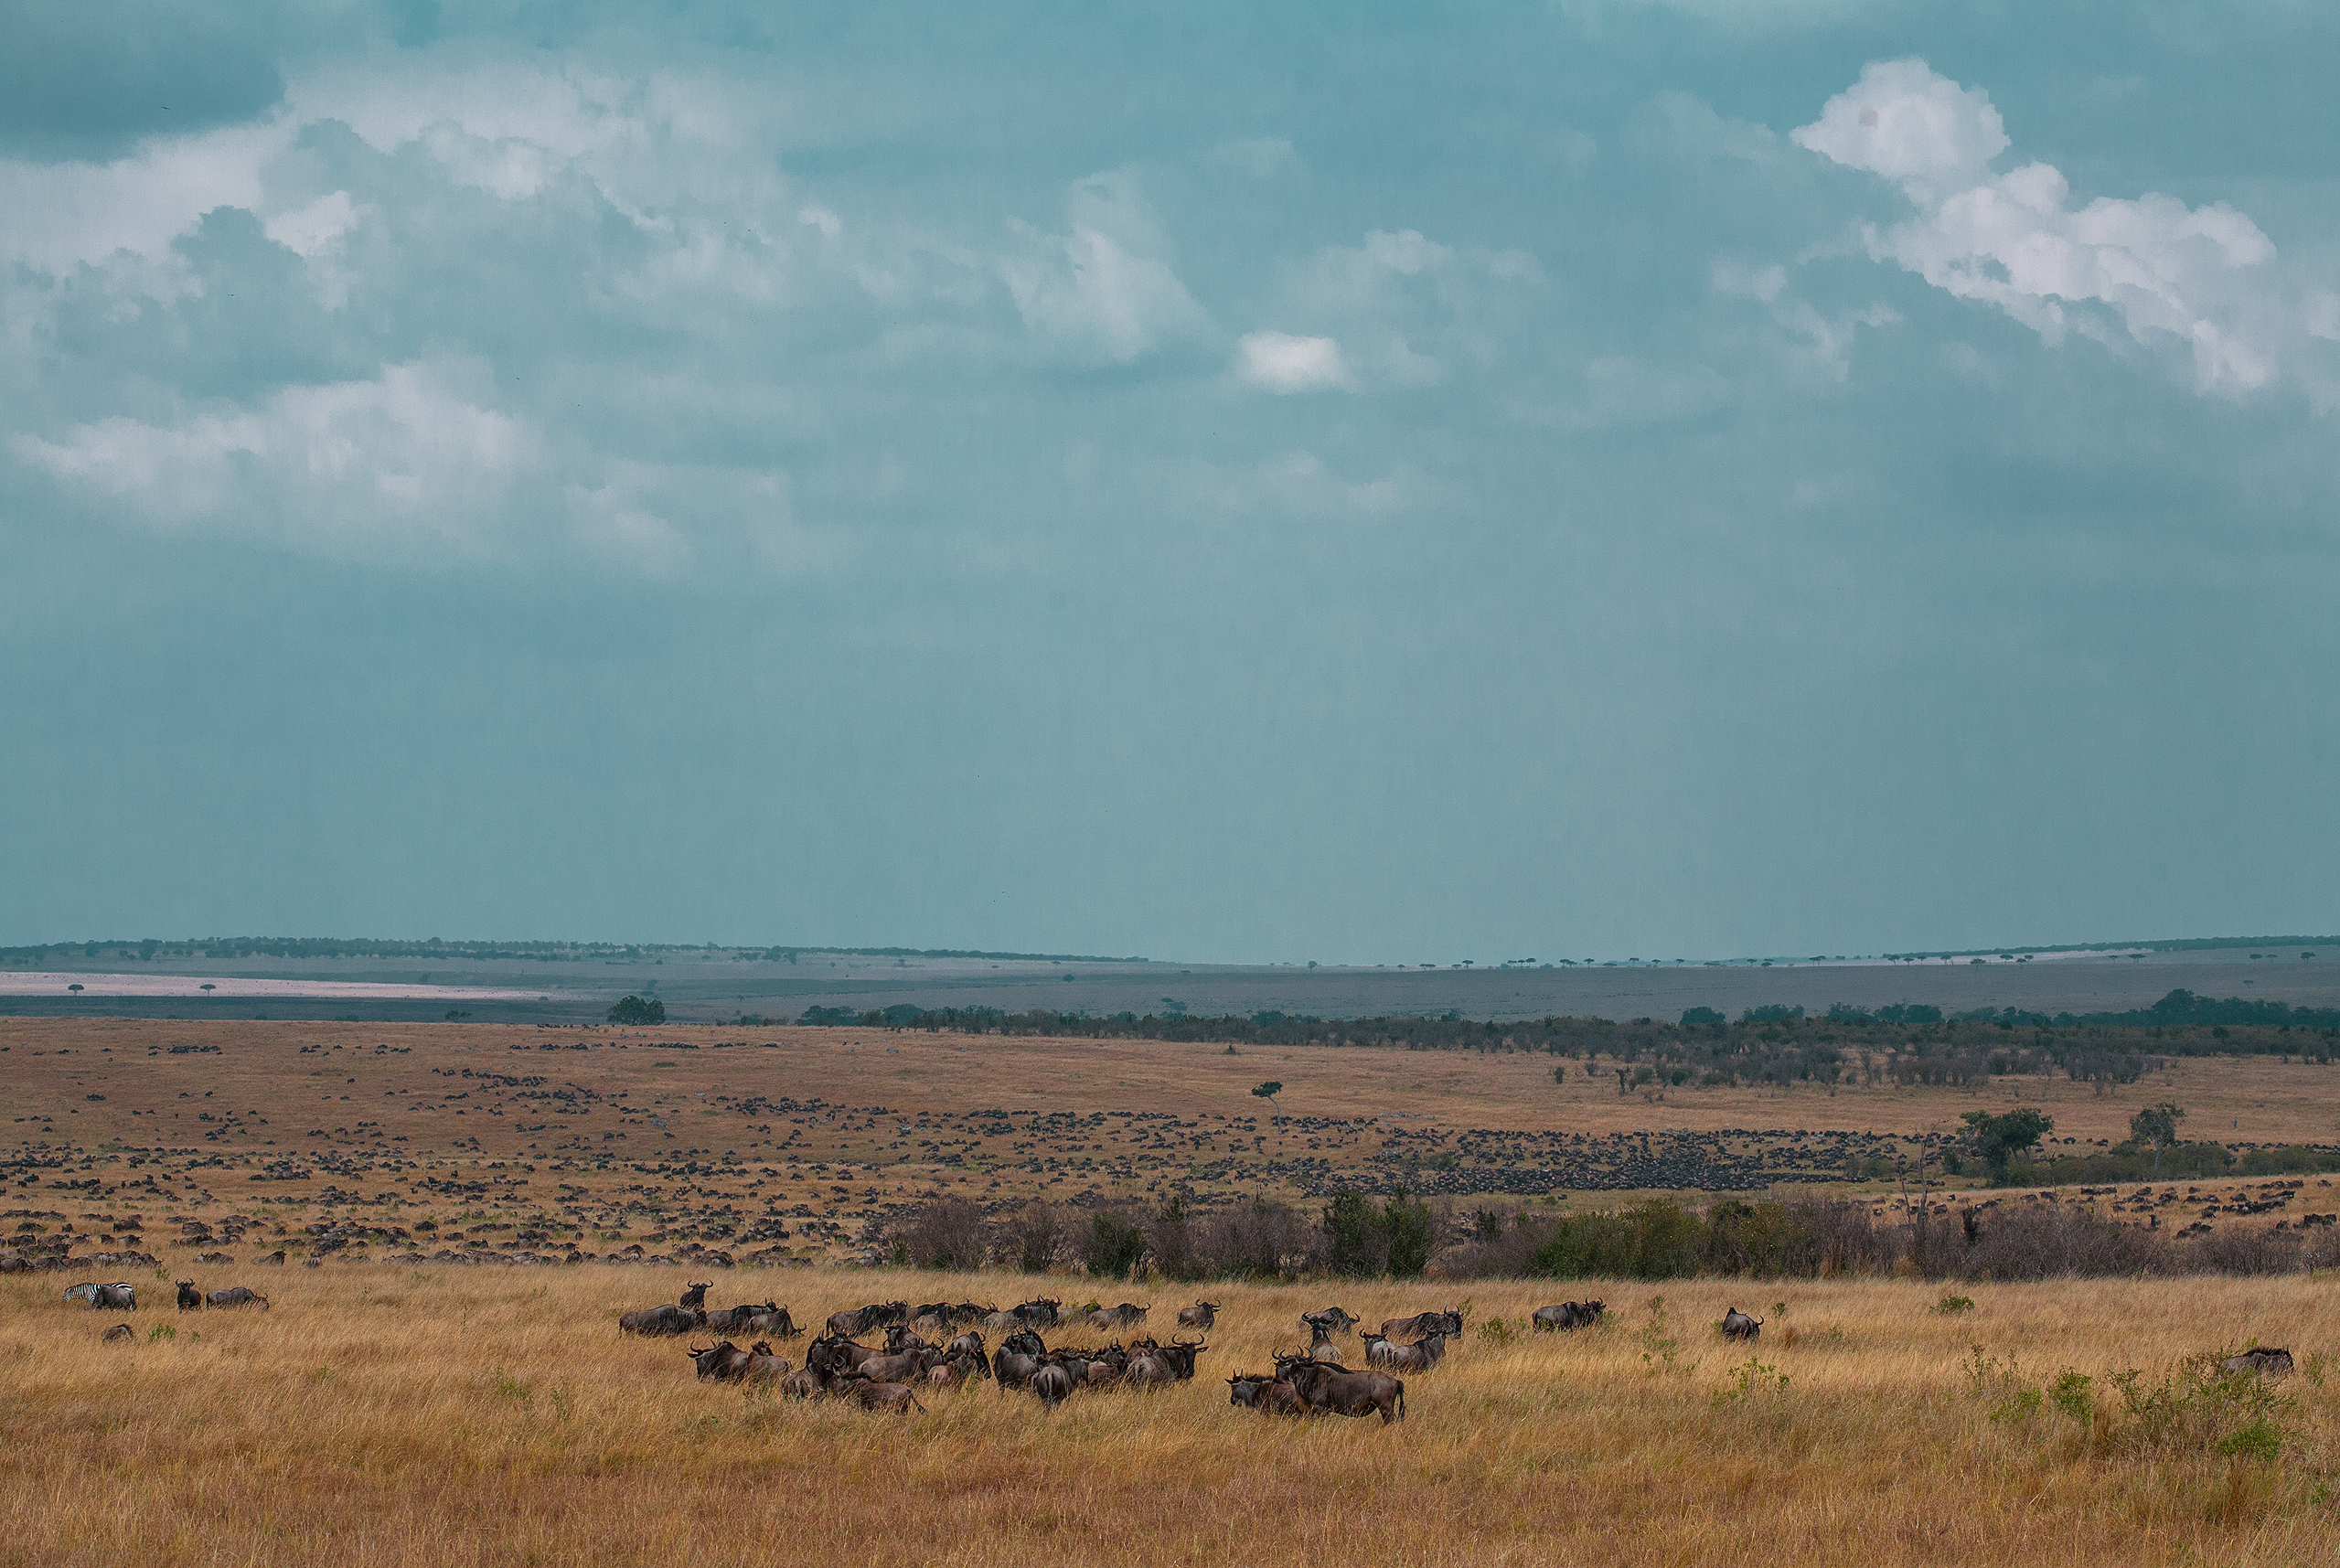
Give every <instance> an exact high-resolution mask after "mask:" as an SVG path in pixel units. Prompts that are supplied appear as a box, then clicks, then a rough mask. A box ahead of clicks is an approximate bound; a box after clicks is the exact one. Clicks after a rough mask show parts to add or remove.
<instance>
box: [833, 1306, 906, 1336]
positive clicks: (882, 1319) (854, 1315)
mask: <svg viewBox="0 0 2340 1568" xmlns="http://www.w3.org/2000/svg"><path fill="white" fill-rule="evenodd" d="M909 1321H910V1303H908V1302H906V1301H877V1302H872V1303H871V1304H870V1305H869V1306H867V1307H854V1308H853V1309H852V1310H850V1311H848V1312H832V1313H830V1314H829V1315H828V1331H829V1333H830V1334H832V1335H834V1336H835V1337H836V1338H838V1339H851V1338H853V1336H854V1335H856V1334H866V1333H868V1332H869V1331H870V1330H871V1329H872V1328H884V1327H885V1326H886V1325H887V1324H889V1323H907V1322H909Z"/></svg>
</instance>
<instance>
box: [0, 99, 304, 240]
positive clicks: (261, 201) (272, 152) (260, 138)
mask: <svg viewBox="0 0 2340 1568" xmlns="http://www.w3.org/2000/svg"><path fill="white" fill-rule="evenodd" d="M291 141H292V130H291V127H290V126H288V125H286V124H284V123H281V122H277V121H270V122H267V123H262V124H258V125H237V126H230V127H228V128H227V129H224V130H219V131H210V132H207V133H203V134H201V135H196V136H176V137H166V138H161V139H158V140H155V141H153V142H149V143H147V144H144V146H141V147H140V148H138V149H137V150H136V151H135V152H134V153H132V154H130V155H127V156H124V157H121V158H117V159H115V160H113V161H112V162H111V163H104V164H90V163H58V164H42V163H26V162H18V161H16V160H13V159H0V256H5V258H6V259H7V260H9V261H22V262H24V263H25V264H26V265H27V266H29V267H31V268H32V269H34V270H35V271H36V272H50V273H61V272H70V271H71V270H72V269H73V268H74V267H76V266H79V265H82V264H85V263H88V264H94V263H99V262H103V261H107V260H108V259H109V258H111V257H113V256H115V255H116V254H118V253H121V252H125V251H126V252H128V253H130V254H131V255H134V256H139V257H144V258H147V259H150V260H153V259H158V258H161V257H163V256H165V255H166V254H167V252H168V251H169V250H170V244H171V241H172V240H175V239H176V238H177V237H178V236H180V235H181V234H184V233H186V232H187V230H188V229H192V228H194V227H195V225H196V223H197V222H198V220H200V219H201V218H202V217H203V215H204V214H205V213H207V212H209V211H211V210H212V209H213V208H219V207H241V208H251V209H252V210H254V211H258V210H261V209H262V208H263V207H264V206H265V198H264V193H263V188H262V169H263V168H264V167H265V165H267V164H268V163H269V162H270V160H272V159H273V158H275V157H276V156H277V155H280V154H281V153H282V152H283V150H284V148H285V147H286V146H288V145H289V144H291Z"/></svg>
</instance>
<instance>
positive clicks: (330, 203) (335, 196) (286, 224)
mask: <svg viewBox="0 0 2340 1568" xmlns="http://www.w3.org/2000/svg"><path fill="white" fill-rule="evenodd" d="M357 226H358V206H357V204H356V203H355V202H353V201H351V200H350V199H349V193H348V192H347V191H346V190H337V191H335V192H333V193H332V194H331V195H330V196H321V197H317V198H316V199H315V201H313V202H311V203H309V204H308V205H307V206H306V207H301V208H294V209H293V210H292V211H290V212H280V213H278V214H277V215H276V216H275V217H273V218H272V219H269V220H268V222H267V224H266V225H265V229H266V231H267V234H268V237H269V238H270V239H271V240H275V241H276V243H278V244H279V245H282V246H283V247H284V248H285V249H286V250H287V251H293V252H294V254H296V255H298V256H300V257H301V258H303V259H304V260H306V259H308V258H311V257H314V256H316V255H319V254H321V253H322V252H323V251H326V250H327V249H328V248H330V247H331V246H332V245H333V244H334V243H335V242H336V241H337V240H340V238H341V237H342V236H343V235H344V234H347V233H348V232H349V230H351V229H354V228H356V227H357Z"/></svg>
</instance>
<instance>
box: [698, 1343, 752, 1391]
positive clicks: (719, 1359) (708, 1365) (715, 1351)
mask: <svg viewBox="0 0 2340 1568" xmlns="http://www.w3.org/2000/svg"><path fill="white" fill-rule="evenodd" d="M683 1354H684V1355H686V1356H689V1358H690V1362H691V1365H692V1366H694V1367H696V1368H698V1369H699V1375H700V1377H702V1378H713V1379H715V1380H716V1381H719V1382H730V1381H733V1380H734V1379H737V1378H741V1377H744V1376H745V1375H746V1373H747V1363H748V1360H749V1358H748V1353H747V1352H746V1351H745V1350H743V1349H740V1348H739V1347H738V1346H737V1345H734V1344H732V1342H731V1341H730V1340H729V1339H721V1340H718V1341H717V1342H715V1343H714V1344H712V1345H710V1346H709V1347H707V1349H703V1350H702V1349H699V1348H698V1347H697V1346H695V1345H694V1346H692V1347H691V1348H690V1349H688V1350H685V1351H684V1352H683Z"/></svg>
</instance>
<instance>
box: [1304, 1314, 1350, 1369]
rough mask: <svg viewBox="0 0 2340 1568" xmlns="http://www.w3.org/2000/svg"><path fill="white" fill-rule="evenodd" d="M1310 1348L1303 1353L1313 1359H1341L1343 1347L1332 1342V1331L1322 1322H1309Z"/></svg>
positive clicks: (1333, 1360)
mask: <svg viewBox="0 0 2340 1568" xmlns="http://www.w3.org/2000/svg"><path fill="white" fill-rule="evenodd" d="M1300 1353H1301V1354H1302V1355H1304V1356H1306V1357H1308V1359H1309V1360H1311V1361H1332V1362H1335V1363H1338V1362H1339V1361H1340V1360H1341V1347H1340V1346H1338V1345H1336V1344H1334V1343H1333V1342H1332V1335H1331V1333H1330V1330H1328V1329H1327V1328H1325V1326H1324V1325H1323V1324H1322V1323H1311V1324H1309V1348H1308V1349H1306V1350H1303V1351H1302V1352H1300Z"/></svg>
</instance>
